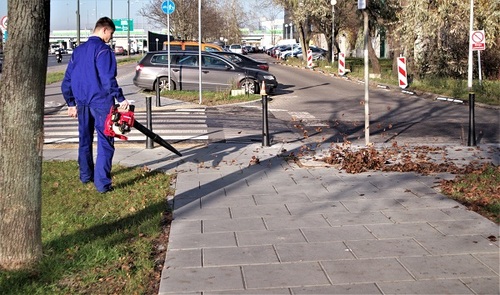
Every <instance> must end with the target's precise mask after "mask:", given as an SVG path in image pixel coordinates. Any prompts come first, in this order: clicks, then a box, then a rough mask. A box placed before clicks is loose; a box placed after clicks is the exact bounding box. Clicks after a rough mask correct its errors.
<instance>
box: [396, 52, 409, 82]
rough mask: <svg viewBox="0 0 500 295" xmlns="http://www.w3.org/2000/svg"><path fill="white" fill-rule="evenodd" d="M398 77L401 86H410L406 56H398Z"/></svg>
mask: <svg viewBox="0 0 500 295" xmlns="http://www.w3.org/2000/svg"><path fill="white" fill-rule="evenodd" d="M398 79H399V87H401V88H403V89H405V88H406V87H408V78H407V72H406V57H402V56H401V57H398Z"/></svg>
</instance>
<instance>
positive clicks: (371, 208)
mask: <svg viewBox="0 0 500 295" xmlns="http://www.w3.org/2000/svg"><path fill="white" fill-rule="evenodd" d="M340 202H341V203H342V205H344V206H345V207H346V208H347V210H348V211H349V212H353V213H354V212H377V211H380V210H405V209H406V208H405V207H403V205H402V204H401V203H400V202H399V201H397V200H396V199H382V198H379V199H376V200H355V201H348V200H342V201H340Z"/></svg>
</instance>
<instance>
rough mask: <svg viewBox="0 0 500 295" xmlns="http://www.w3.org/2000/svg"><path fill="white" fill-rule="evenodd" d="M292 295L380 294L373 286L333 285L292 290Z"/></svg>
mask: <svg viewBox="0 0 500 295" xmlns="http://www.w3.org/2000/svg"><path fill="white" fill-rule="evenodd" d="M292 292H293V294H294V295H306V294H309V295H314V294H316V295H317V294H330V295H350V294H382V292H380V290H379V288H378V287H377V285H375V284H348V285H333V286H320V287H302V288H292Z"/></svg>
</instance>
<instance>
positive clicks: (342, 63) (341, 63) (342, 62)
mask: <svg viewBox="0 0 500 295" xmlns="http://www.w3.org/2000/svg"><path fill="white" fill-rule="evenodd" d="M344 75H345V53H343V52H339V76H344Z"/></svg>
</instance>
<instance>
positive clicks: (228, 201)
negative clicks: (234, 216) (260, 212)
mask: <svg viewBox="0 0 500 295" xmlns="http://www.w3.org/2000/svg"><path fill="white" fill-rule="evenodd" d="M255 205H257V204H256V203H255V200H254V197H253V196H252V195H236V196H234V195H229V196H224V197H220V198H214V197H211V196H208V197H202V198H201V206H202V207H203V208H205V209H206V208H220V207H224V208H229V207H249V206H255Z"/></svg>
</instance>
